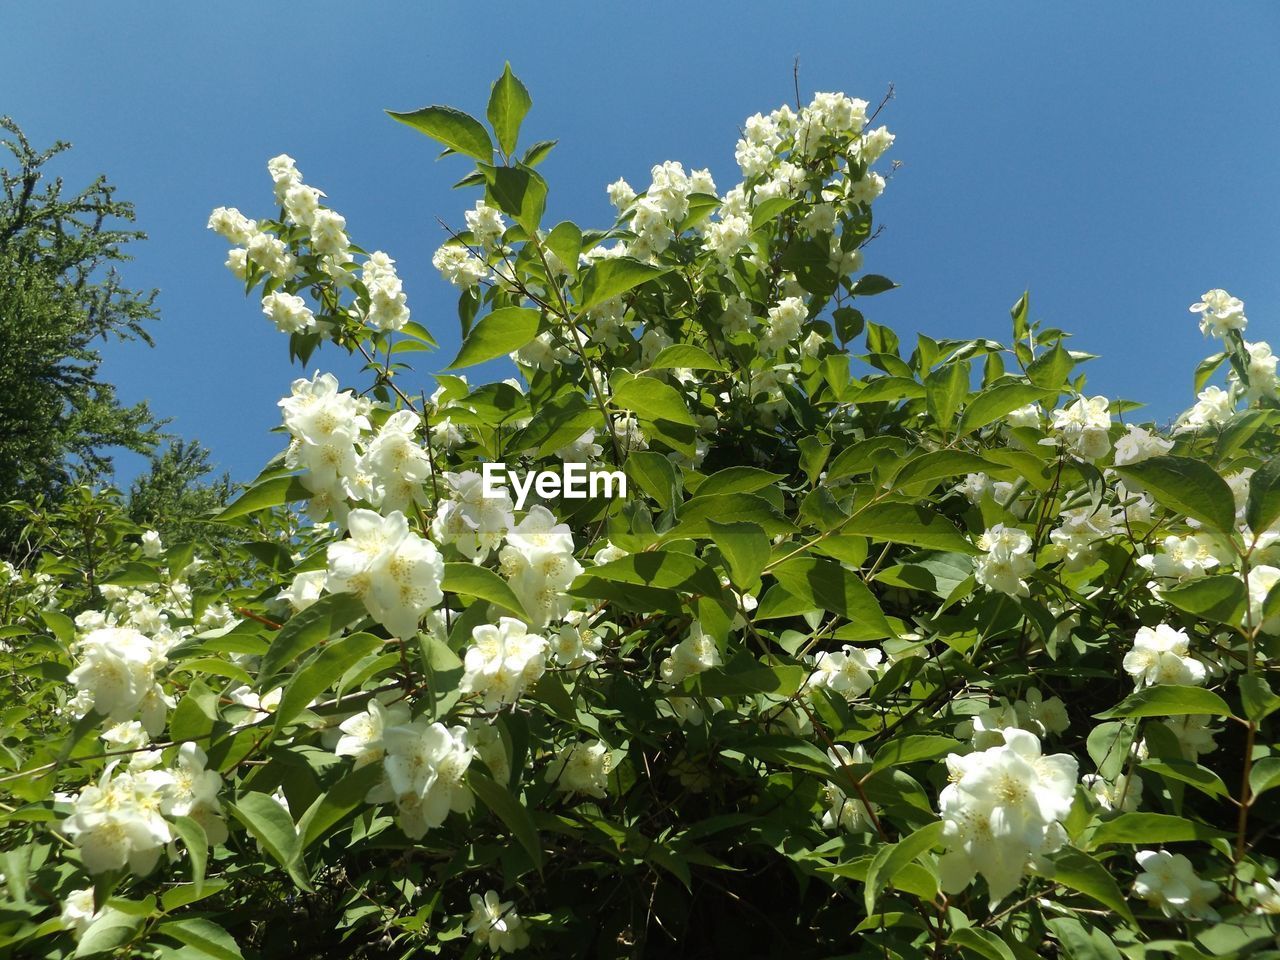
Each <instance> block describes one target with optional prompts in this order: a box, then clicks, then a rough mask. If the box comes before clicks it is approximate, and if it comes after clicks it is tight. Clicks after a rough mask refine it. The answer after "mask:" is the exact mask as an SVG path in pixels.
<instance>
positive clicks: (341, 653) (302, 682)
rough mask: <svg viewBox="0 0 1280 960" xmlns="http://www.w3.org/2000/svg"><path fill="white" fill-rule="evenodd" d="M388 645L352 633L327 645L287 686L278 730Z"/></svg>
mask: <svg viewBox="0 0 1280 960" xmlns="http://www.w3.org/2000/svg"><path fill="white" fill-rule="evenodd" d="M384 643H386V641H385V640H383V639H382V638H381V637H375V636H374V635H373V634H371V633H353V634H351V635H350V636H347V637H340V638H338V639H337V640H334V641H332V642H331V643H327V644H325V646H324V648H323V649H321V650H320V651H319V652H318V653H317V654H316V655H315V656H314V657H312V658H311V660H310V661H308V662H307V664H306V665H305V666H303V667H302V669H300V670H299V671H298V672H297V673H295V674H294V675H293V679H291V680H290V681H289V682H288V684H286V685H285V688H284V695H283V696H282V697H281V698H280V706H279V708H278V709H277V710H276V723H275V728H276V730H277V731H279V730H283V729H284V728H285V726H287V725H288V724H289V722H290V721H292V720H293V718H294V717H296V716H297V715H298V714H300V713H301V712H302V711H303V710H305V709H307V705H308V704H309V703H311V701H312V700H314V699H315V698H316V697H318V696H320V694H321V693H323V692H324V691H325V690H328V689H329V688H330V687H332V686H334V684H336V683H337V682H338V681H339V680H340V679H341V678H342V675H343V674H344V673H346V672H347V671H348V670H350V669H351V668H352V667H354V666H355V665H356V664H357V663H359V662H360V661H361V660H363V659H364V658H365V657H367V656H368V655H369V654H371V653H374V652H376V651H378V650H381V649H382V645H383V644H384Z"/></svg>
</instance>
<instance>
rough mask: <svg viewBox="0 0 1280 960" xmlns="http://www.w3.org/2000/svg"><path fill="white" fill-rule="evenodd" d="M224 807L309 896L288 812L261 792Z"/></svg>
mask: <svg viewBox="0 0 1280 960" xmlns="http://www.w3.org/2000/svg"><path fill="white" fill-rule="evenodd" d="M226 806H227V809H228V810H230V811H231V815H232V816H234V817H235V818H236V819H237V820H239V821H240V823H241V824H242V825H243V826H244V828H245V829H246V830H248V831H249V833H251V834H252V835H253V837H254V839H256V840H257V841H258V843H259V844H260V845H261V846H262V849H263V850H264V851H265V852H266V853H267V855H268V856H270V857H271V859H272V860H274V861H275V862H276V863H278V864H280V866H282V867H283V868H284V869H285V870H286V871H287V872H288V874H289V876H290V877H291V878H292V879H293V882H294V883H295V884H296V885H297V886H298V888H299V889H301V890H305V891H307V892H308V893H310V892H311V884H310V883H309V882H308V880H307V878H306V876H305V874H303V872H302V870H301V869H300V863H299V855H300V854H301V852H302V847H301V844H300V843H299V841H298V831H297V828H295V827H294V825H293V818H292V817H290V816H289V813H288V811H287V810H285V809H284V807H282V806H280V804H278V803H276V801H275V800H273V799H272V798H271V797H270V796H269V795H267V794H265V793H246V794H244V795H242V796H241V797H240V798H239V799H238V800H237V801H236V802H235V803H228V804H227V805H226Z"/></svg>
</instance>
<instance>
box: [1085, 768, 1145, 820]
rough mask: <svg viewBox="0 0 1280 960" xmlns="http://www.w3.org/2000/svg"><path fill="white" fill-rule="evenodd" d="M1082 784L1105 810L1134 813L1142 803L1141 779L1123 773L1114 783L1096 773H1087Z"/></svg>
mask: <svg viewBox="0 0 1280 960" xmlns="http://www.w3.org/2000/svg"><path fill="white" fill-rule="evenodd" d="M1080 783H1081V784H1082V785H1083V786H1084V788H1085V789H1086V790H1088V791H1089V793H1090V794H1092V795H1093V799H1094V800H1096V801H1097V802H1098V806H1100V807H1102V809H1103V810H1107V811H1113V810H1114V811H1119V812H1123V813H1132V812H1133V811H1135V810H1137V809H1138V806H1139V804H1141V803H1142V778H1141V777H1131V776H1129V775H1128V774H1124V773H1122V774H1120V775H1119V776H1117V777H1116V779H1115V781H1114V782H1112V781H1109V780H1105V779H1103V778H1102V777H1101V776H1099V775H1098V774H1096V773H1086V774H1085V775H1084V776H1083V777H1081V778H1080Z"/></svg>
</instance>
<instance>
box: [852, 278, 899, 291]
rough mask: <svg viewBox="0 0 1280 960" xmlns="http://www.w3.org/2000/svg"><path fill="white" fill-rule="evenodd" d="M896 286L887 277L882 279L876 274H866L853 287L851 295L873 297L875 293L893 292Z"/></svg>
mask: <svg viewBox="0 0 1280 960" xmlns="http://www.w3.org/2000/svg"><path fill="white" fill-rule="evenodd" d="M897 286H898V285H897V284H896V283H894V282H893V281H892V280H890V279H889V278H888V277H882V276H880V274H878V273H868V274H867V275H866V276H864V277H862V278H861V279H860V280H859V281H858V282H857V283H855V284H854V285H853V293H854V296H857V297H873V296H875V295H876V294H877V293H884V292H885V291H886V290H893V289H894V288H896V287H897Z"/></svg>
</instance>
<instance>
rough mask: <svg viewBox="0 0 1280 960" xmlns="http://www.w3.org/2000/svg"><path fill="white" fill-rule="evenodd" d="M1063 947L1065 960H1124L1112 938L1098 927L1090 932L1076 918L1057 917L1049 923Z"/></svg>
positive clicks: (1090, 929)
mask: <svg viewBox="0 0 1280 960" xmlns="http://www.w3.org/2000/svg"><path fill="white" fill-rule="evenodd" d="M1048 926H1049V929H1050V930H1052V931H1053V935H1054V936H1055V937H1057V938H1058V942H1059V943H1060V944H1061V945H1062V955H1063V957H1064V958H1065V960H1124V955H1123V954H1121V953H1120V951H1119V950H1117V949H1116V945H1115V944H1114V943H1112V942H1111V938H1110V937H1108V936H1107V935H1106V934H1105V933H1103V932H1102V930H1100V929H1099V928H1098V927H1095V926H1092V925H1091V926H1090V928H1089V929H1088V930H1086V929H1085V927H1084V925H1083V924H1082V923H1081V922H1080V921H1079V920H1077V919H1075V918H1074V917H1055V918H1054V919H1052V920H1050V921H1049V923H1048Z"/></svg>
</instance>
